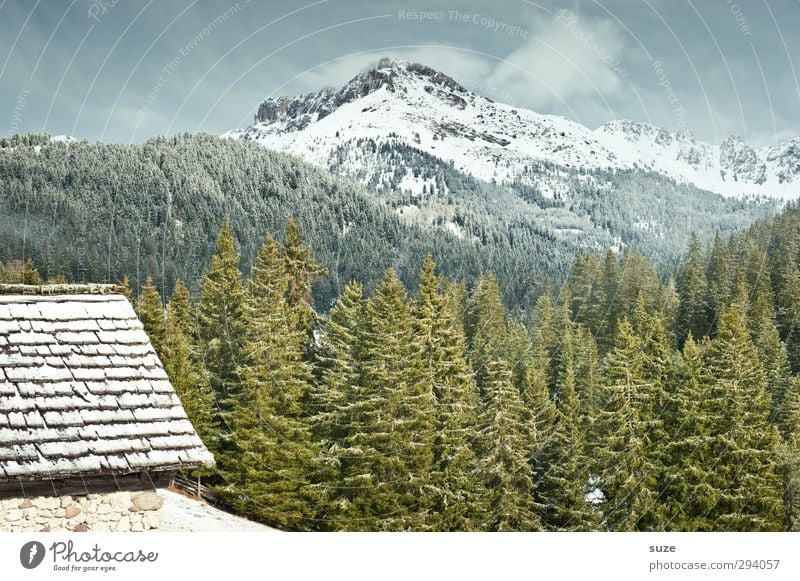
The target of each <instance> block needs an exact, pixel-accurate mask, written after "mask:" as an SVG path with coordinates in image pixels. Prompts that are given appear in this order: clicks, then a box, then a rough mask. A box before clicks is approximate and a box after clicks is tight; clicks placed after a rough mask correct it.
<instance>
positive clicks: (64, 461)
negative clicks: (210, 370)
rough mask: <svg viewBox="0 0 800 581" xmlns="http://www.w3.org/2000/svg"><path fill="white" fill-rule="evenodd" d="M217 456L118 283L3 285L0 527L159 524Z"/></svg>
mask: <svg viewBox="0 0 800 581" xmlns="http://www.w3.org/2000/svg"><path fill="white" fill-rule="evenodd" d="M212 463H213V457H212V456H211V454H210V453H209V451H208V450H207V449H206V447H205V446H204V445H203V443H202V441H201V440H200V438H199V437H198V436H197V434H196V433H195V431H194V428H193V427H192V424H191V422H189V420H188V418H187V417H186V412H185V411H184V409H183V407H182V406H181V403H180V400H179V399H178V396H177V395H176V394H175V391H174V389H173V387H172V385H171V384H170V382H169V380H168V378H167V374H166V372H165V371H164V368H163V366H162V365H161V361H159V359H158V356H157V355H156V353H155V351H154V350H153V347H152V345H151V344H150V340H149V339H148V337H147V334H146V333H145V332H144V330H143V328H142V324H141V322H140V321H139V320H138V318H137V317H136V314H135V313H134V311H133V308H132V307H131V304H130V303H129V302H128V300H127V298H126V297H125V296H124V295H122V294H120V289H119V288H118V287H115V286H114V285H49V286H28V285H0V531H47V530H72V531H85V530H99V531H109V530H119V531H128V530H134V531H138V530H147V529H155V528H158V524H159V521H158V515H159V509H160V507H161V505H162V504H163V498H162V496H161V495H159V494H158V493H157V492H156V491H157V489H158V488H160V487H164V486H166V485H167V484H168V482H169V480H170V478H171V476H172V474H174V472H175V471H176V470H179V469H187V468H193V467H197V466H200V465H210V464H212Z"/></svg>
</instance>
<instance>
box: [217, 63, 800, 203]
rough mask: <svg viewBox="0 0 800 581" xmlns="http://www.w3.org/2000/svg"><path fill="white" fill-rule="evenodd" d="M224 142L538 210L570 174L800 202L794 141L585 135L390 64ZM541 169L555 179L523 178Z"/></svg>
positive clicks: (623, 127)
mask: <svg viewBox="0 0 800 581" xmlns="http://www.w3.org/2000/svg"><path fill="white" fill-rule="evenodd" d="M225 137H228V138H234V139H246V140H253V141H256V142H258V143H259V144H261V145H264V146H266V147H268V148H271V149H275V150H279V151H283V152H287V153H293V154H296V155H299V156H301V157H303V158H304V159H306V160H307V161H310V162H312V163H314V164H316V165H320V166H323V167H331V166H332V165H333V166H335V167H336V168H337V170H339V171H340V172H341V173H344V174H346V175H349V176H351V177H356V178H357V179H360V180H361V181H363V182H365V183H367V182H373V183H378V184H380V183H383V182H384V178H385V177H387V176H386V175H384V174H385V172H384V173H382V170H383V169H386V168H383V167H382V166H381V165H377V166H374V167H369V166H367V167H365V166H364V157H363V147H361V146H362V145H363V144H364V143H369V142H374V143H375V144H376V146H377V147H378V148H380V147H382V146H385V145H388V146H391V147H394V146H397V145H406V146H409V147H413V148H415V149H418V150H420V151H422V152H425V153H427V154H430V155H432V156H435V157H437V158H439V159H441V160H443V161H444V162H447V163H449V164H451V165H452V167H454V168H455V169H456V170H458V171H460V172H463V173H465V174H469V175H470V176H472V177H475V178H477V179H479V180H482V181H485V182H494V183H498V184H511V183H522V184H524V185H526V186H529V187H532V188H536V189H537V190H538V191H539V192H540V193H541V194H542V195H543V196H544V197H546V198H555V197H557V196H558V195H559V194H564V193H566V192H567V191H568V190H567V185H568V182H569V176H571V175H574V172H576V171H577V172H596V171H611V172H615V171H641V172H650V173H655V174H659V175H661V176H663V177H664V178H666V179H668V180H674V181H675V182H676V183H682V184H688V185H692V186H695V187H697V188H698V189H702V190H707V191H709V192H714V193H718V194H721V195H724V196H728V197H740V196H769V197H777V198H784V199H794V198H797V197H800V138H795V139H791V140H788V141H785V142H783V143H781V144H779V145H777V146H775V147H764V148H758V149H756V148H753V147H750V146H749V145H747V143H745V141H744V140H743V139H742V138H740V137H735V136H731V137H729V138H727V139H725V140H724V141H723V142H722V143H721V144H719V145H713V144H709V143H705V142H702V141H699V140H696V139H695V138H694V137H693V136H692V134H691V133H690V132H689V131H685V130H684V131H679V132H678V133H670V132H669V131H666V130H664V129H661V128H659V127H656V126H654V125H650V124H647V123H639V122H635V121H626V120H621V121H612V122H610V123H606V124H605V125H603V126H601V127H599V128H597V129H595V130H592V129H589V128H587V127H584V126H583V125H580V124H578V123H575V122H574V121H571V120H569V119H566V118H564V117H557V116H551V115H540V114H538V113H535V112H533V111H529V110H525V109H520V108H515V107H512V106H509V105H504V104H502V103H496V102H494V101H492V100H491V99H488V98H486V97H482V96H480V95H477V94H475V93H472V92H470V91H468V90H467V89H465V88H464V87H462V86H461V85H459V84H458V83H457V82H456V81H455V80H453V79H452V78H450V77H448V76H447V75H445V74H443V73H442V72H439V71H436V70H434V69H432V68H430V67H427V66H425V65H421V64H416V63H406V62H398V61H393V60H389V59H382V60H381V61H379V62H378V63H377V65H375V66H374V67H372V68H370V69H369V70H367V71H365V72H362V73H361V74H359V75H357V76H355V77H354V78H353V79H352V80H351V81H350V82H348V83H347V84H345V85H344V86H343V87H342V88H340V89H338V90H330V89H324V90H322V91H319V92H316V93H307V94H304V95H300V96H296V97H277V98H268V99H266V100H265V101H264V102H263V103H261V104H260V106H259V107H258V112H257V114H256V115H255V119H254V124H253V125H251V126H250V127H248V128H246V129H243V130H234V131H230V132H228V133H227V134H225ZM342 160H343V161H342ZM540 163H547V164H549V165H551V166H552V167H554V168H556V169H557V170H558V171H556V172H551V171H547V172H539V171H535V170H534V171H531V167H532V166H533V167H534V168H535V167H536V166H537V164H540ZM390 171H391V172H394V173H396V168H392V169H390ZM565 176H567V178H566V179H565ZM394 182H395V183H396V184H397V187H399V188H400V189H401V190H404V191H410V192H413V193H416V194H420V193H423V192H422V190H423V187H424V186H425V185H426V183H428V182H427V181H426V180H425V179H424V178H421V177H420V176H419V175H414V172H413V169H412V168H405V174H404V175H403V176H401V178H400V179H399V180H397V179H394Z"/></svg>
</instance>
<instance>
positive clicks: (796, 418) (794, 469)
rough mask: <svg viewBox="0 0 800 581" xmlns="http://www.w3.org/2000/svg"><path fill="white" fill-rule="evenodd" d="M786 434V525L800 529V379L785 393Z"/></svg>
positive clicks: (796, 530) (796, 379) (794, 529)
mask: <svg viewBox="0 0 800 581" xmlns="http://www.w3.org/2000/svg"><path fill="white" fill-rule="evenodd" d="M785 418H786V424H787V436H786V443H785V445H784V451H785V452H784V454H785V468H784V474H783V478H784V495H783V498H784V506H785V507H786V508H785V509H786V521H787V527H788V529H789V530H790V531H795V532H798V531H800V379H798V378H795V380H794V381H793V383H792V385H791V387H790V389H789V391H788V393H787V395H786V413H785Z"/></svg>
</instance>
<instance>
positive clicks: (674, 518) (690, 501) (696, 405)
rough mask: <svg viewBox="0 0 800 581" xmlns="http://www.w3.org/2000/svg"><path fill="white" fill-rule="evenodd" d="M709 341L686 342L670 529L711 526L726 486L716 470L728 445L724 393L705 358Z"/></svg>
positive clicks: (672, 461) (669, 485)
mask: <svg viewBox="0 0 800 581" xmlns="http://www.w3.org/2000/svg"><path fill="white" fill-rule="evenodd" d="M707 351H708V342H707V341H703V342H699V343H698V342H696V341H695V340H694V338H693V337H692V334H691V332H690V333H689V335H688V337H687V339H686V342H685V343H684V346H683V365H682V367H681V371H680V376H679V378H678V381H677V389H676V391H675V394H674V396H673V398H674V421H673V422H671V423H670V432H669V435H670V443H669V444H668V447H667V451H668V454H669V456H668V463H667V467H666V482H665V494H664V497H663V499H664V512H665V514H664V522H663V527H662V528H664V529H666V530H672V531H712V530H714V529H715V525H714V523H713V522H712V521H711V520H710V519H709V518H708V515H709V514H710V513H711V511H713V510H714V509H715V507H716V505H717V503H718V502H719V500H720V497H721V494H722V491H723V490H725V488H726V486H727V479H726V476H725V475H724V474H723V471H722V470H720V469H718V466H717V463H718V462H719V458H720V455H721V453H722V451H723V448H724V442H723V440H722V437H721V436H722V430H723V429H724V425H723V421H722V420H723V418H722V416H721V414H720V410H723V409H725V406H726V394H725V393H724V392H723V391H721V390H719V389H716V387H715V385H714V378H713V377H712V376H711V373H710V371H709V369H708V366H707V363H706V353H707Z"/></svg>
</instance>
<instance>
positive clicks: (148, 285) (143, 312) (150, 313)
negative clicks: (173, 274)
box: [136, 276, 165, 358]
mask: <svg viewBox="0 0 800 581" xmlns="http://www.w3.org/2000/svg"><path fill="white" fill-rule="evenodd" d="M136 314H137V315H138V316H139V320H140V321H141V322H142V325H143V326H144V330H145V332H146V333H147V336H148V337H150V343H152V345H153V348H154V349H155V350H156V353H157V354H158V356H159V357H162V358H163V356H164V332H165V321H164V305H163V303H162V302H161V295H159V294H158V290H157V289H156V285H155V284H154V283H153V277H151V276H148V277H147V280H146V281H145V283H144V286H143V287H142V290H141V292H140V293H139V298H137V299H136Z"/></svg>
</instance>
